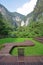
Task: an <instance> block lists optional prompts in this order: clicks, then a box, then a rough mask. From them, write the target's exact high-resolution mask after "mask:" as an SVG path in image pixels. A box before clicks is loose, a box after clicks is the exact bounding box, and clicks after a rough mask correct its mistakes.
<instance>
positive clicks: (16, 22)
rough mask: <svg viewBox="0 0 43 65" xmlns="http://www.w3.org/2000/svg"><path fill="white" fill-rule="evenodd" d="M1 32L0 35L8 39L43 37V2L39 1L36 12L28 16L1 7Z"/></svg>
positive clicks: (42, 0)
mask: <svg viewBox="0 0 43 65" xmlns="http://www.w3.org/2000/svg"><path fill="white" fill-rule="evenodd" d="M0 31H1V32H0V35H4V36H6V35H7V36H8V37H28V38H29V37H37V36H43V0H37V3H36V6H35V8H34V11H33V12H31V13H30V14H28V15H27V16H24V15H21V14H19V13H17V12H9V11H8V10H7V9H6V8H5V7H4V6H2V5H0Z"/></svg>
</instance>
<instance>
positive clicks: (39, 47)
mask: <svg viewBox="0 0 43 65" xmlns="http://www.w3.org/2000/svg"><path fill="white" fill-rule="evenodd" d="M25 40H31V41H32V42H33V43H34V44H35V46H32V47H24V54H25V56H34V55H43V44H42V43H40V42H38V41H35V40H34V39H32V38H4V39H0V45H2V44H5V43H11V42H24V41H25ZM17 49H18V47H16V48H14V49H13V50H12V52H11V54H12V55H14V56H17V55H18V53H17V52H18V50H17Z"/></svg>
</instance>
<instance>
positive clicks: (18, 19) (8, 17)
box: [0, 4, 25, 27]
mask: <svg viewBox="0 0 43 65" xmlns="http://www.w3.org/2000/svg"><path fill="white" fill-rule="evenodd" d="M0 13H1V14H2V16H3V19H4V22H5V23H6V24H8V25H9V26H12V27H15V26H16V27H18V26H21V23H22V21H24V18H25V16H24V15H22V14H19V13H17V12H9V11H8V10H7V9H6V8H5V7H4V6H3V5H1V4H0Z"/></svg>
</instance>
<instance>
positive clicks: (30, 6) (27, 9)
mask: <svg viewBox="0 0 43 65" xmlns="http://www.w3.org/2000/svg"><path fill="white" fill-rule="evenodd" d="M36 2H37V0H31V1H30V2H27V3H25V4H24V5H22V6H21V7H19V8H17V12H18V13H21V14H23V15H27V14H29V13H31V12H32V11H33V10H34V7H35V5H36Z"/></svg>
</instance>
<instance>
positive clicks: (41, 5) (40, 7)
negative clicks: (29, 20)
mask: <svg viewBox="0 0 43 65" xmlns="http://www.w3.org/2000/svg"><path fill="white" fill-rule="evenodd" d="M33 12H34V17H33V18H34V20H37V21H38V20H39V19H40V18H43V0H37V4H36V6H35V8H34V11H33Z"/></svg>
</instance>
